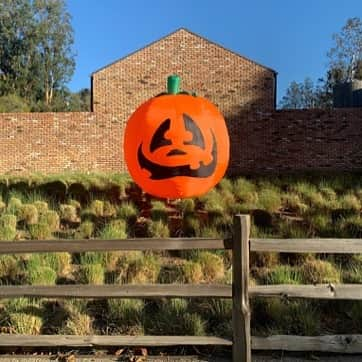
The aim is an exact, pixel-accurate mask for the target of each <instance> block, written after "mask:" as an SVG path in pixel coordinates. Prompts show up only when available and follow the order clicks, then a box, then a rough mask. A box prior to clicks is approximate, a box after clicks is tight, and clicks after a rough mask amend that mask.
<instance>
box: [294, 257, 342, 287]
mask: <svg viewBox="0 0 362 362" xmlns="http://www.w3.org/2000/svg"><path fill="white" fill-rule="evenodd" d="M300 272H301V274H302V278H303V282H304V283H306V284H322V283H340V281H341V272H340V270H338V269H337V268H336V267H335V266H334V265H333V264H332V263H331V262H329V261H326V260H320V259H315V258H309V259H307V260H305V261H304V263H303V264H302V265H301V266H300Z"/></svg>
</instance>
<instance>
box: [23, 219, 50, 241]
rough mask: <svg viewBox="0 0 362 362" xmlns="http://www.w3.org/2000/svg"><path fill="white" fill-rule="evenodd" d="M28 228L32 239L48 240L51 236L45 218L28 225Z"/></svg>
mask: <svg viewBox="0 0 362 362" xmlns="http://www.w3.org/2000/svg"><path fill="white" fill-rule="evenodd" d="M28 230H29V233H30V236H31V238H32V239H34V240H48V239H52V237H53V235H52V231H53V230H52V229H51V227H50V225H49V224H48V223H47V222H46V221H45V220H42V221H40V222H39V223H37V224H33V225H29V226H28Z"/></svg>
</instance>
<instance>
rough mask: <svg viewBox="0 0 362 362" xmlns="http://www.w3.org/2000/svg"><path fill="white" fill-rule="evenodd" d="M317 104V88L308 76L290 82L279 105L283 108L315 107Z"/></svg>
mask: <svg viewBox="0 0 362 362" xmlns="http://www.w3.org/2000/svg"><path fill="white" fill-rule="evenodd" d="M318 105H319V102H318V92H317V88H316V87H315V86H314V84H313V81H312V80H311V79H310V78H305V79H304V82H302V83H297V82H295V81H293V82H291V83H290V85H289V87H288V88H287V91H286V94H285V96H284V97H283V98H282V100H281V102H280V104H279V106H280V108H283V109H303V108H315V107H317V106H318Z"/></svg>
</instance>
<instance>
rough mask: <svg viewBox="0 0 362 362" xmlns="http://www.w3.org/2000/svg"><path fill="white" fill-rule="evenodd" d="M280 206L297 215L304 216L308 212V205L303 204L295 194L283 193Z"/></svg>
mask: <svg viewBox="0 0 362 362" xmlns="http://www.w3.org/2000/svg"><path fill="white" fill-rule="evenodd" d="M281 198H282V205H283V208H284V209H285V210H287V211H290V212H294V213H297V214H305V212H306V211H307V210H308V208H309V207H308V205H307V204H305V203H304V202H303V201H302V200H301V198H300V196H299V195H298V194H295V193H291V192H290V193H285V194H282V196H281Z"/></svg>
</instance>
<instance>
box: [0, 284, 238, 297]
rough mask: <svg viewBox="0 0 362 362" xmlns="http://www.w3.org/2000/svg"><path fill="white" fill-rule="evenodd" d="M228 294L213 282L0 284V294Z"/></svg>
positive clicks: (24, 295)
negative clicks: (195, 283)
mask: <svg viewBox="0 0 362 362" xmlns="http://www.w3.org/2000/svg"><path fill="white" fill-rule="evenodd" d="M17 297H31V298H33V297H43V298H144V299H154V298H165V297H167V298H182V297H187V298H205V297H207V298H231V297H232V289H231V285H230V286H228V285H217V284H210V285H208V284H197V285H192V284H147V285H141V284H124V285H113V284H112V285H84V284H79V285H77V284H75V285H55V286H35V285H16V286H1V287H0V298H17Z"/></svg>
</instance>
